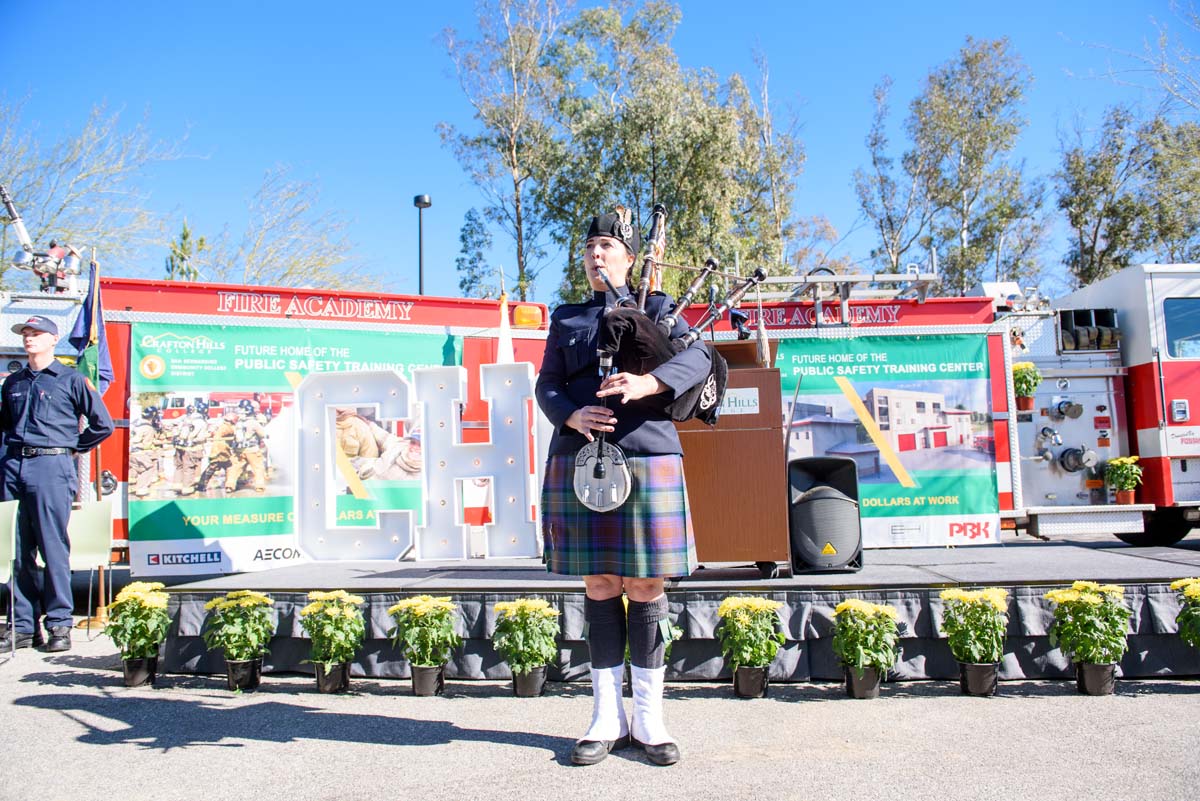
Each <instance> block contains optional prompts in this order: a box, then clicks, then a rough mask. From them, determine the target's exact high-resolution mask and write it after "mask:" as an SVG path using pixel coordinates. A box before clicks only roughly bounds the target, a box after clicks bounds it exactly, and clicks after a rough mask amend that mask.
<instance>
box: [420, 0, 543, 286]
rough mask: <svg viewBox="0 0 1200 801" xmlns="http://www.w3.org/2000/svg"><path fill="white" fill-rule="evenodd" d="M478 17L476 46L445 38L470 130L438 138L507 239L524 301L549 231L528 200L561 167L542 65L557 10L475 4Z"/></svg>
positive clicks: (507, 0) (510, 2) (494, 1)
mask: <svg viewBox="0 0 1200 801" xmlns="http://www.w3.org/2000/svg"><path fill="white" fill-rule="evenodd" d="M476 11H477V18H478V27H479V39H478V40H475V41H470V40H465V39H461V38H459V36H458V34H457V33H456V32H455V31H454V30H452V29H447V30H446V31H445V41H446V49H447V52H448V53H449V54H450V57H451V60H452V61H453V62H454V66H455V70H456V72H457V74H458V80H459V85H460V86H461V88H462V90H463V94H464V95H465V96H466V98H467V100H468V102H469V103H470V104H471V107H472V108H473V109H474V112H475V122H476V129H475V130H473V131H470V132H464V131H461V130H459V129H458V128H456V127H455V126H453V125H450V124H449V123H441V124H439V125H438V133H439V135H440V136H441V138H442V142H443V143H444V144H445V145H446V146H447V147H449V148H450V149H451V151H452V152H453V153H454V156H455V158H457V159H458V162H459V163H460V164H461V165H462V167H463V169H464V170H466V172H467V174H468V175H469V176H470V177H471V180H472V181H473V182H474V183H475V185H476V186H478V187H479V189H480V191H481V192H482V193H483V195H484V197H485V198H486V199H487V201H488V205H487V206H486V207H485V209H484V214H485V215H486V217H487V219H488V220H489V221H490V222H492V223H494V224H496V225H499V226H500V228H501V229H502V230H503V231H504V232H505V233H506V234H507V235H508V236H510V237H511V238H512V240H513V244H514V246H515V248H516V270H517V281H516V294H517V297H518V298H520V299H521V300H526V299H527V298H528V295H529V293H530V291H531V289H532V286H533V282H534V280H535V279H536V278H537V274H538V272H540V270H541V268H542V266H543V264H542V260H543V259H544V257H545V248H544V245H543V241H544V240H543V237H544V234H545V229H546V226H547V224H548V220H547V219H546V218H545V217H544V215H542V214H541V213H540V211H539V207H538V205H537V204H536V203H535V202H534V201H533V198H532V194H533V192H534V191H535V188H536V187H537V186H538V184H539V182H541V181H543V180H544V179H545V176H546V175H547V174H548V173H549V172H550V171H551V170H552V169H553V168H554V167H555V166H557V165H558V164H559V163H560V162H559V160H558V158H557V154H558V149H559V146H558V143H557V142H556V139H555V136H554V130H553V127H552V125H551V121H550V119H549V114H548V102H549V101H548V100H547V95H546V88H547V86H548V81H547V75H546V68H545V63H544V62H545V59H546V55H547V53H548V50H549V48H550V47H551V45H552V43H553V42H554V40H555V37H556V35H557V31H558V27H559V24H560V19H561V15H562V13H563V7H562V5H561V4H560V3H558V2H556V0H481V2H479V3H478V4H477V6H476Z"/></svg>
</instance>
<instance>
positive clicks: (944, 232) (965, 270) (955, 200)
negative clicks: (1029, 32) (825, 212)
mask: <svg viewBox="0 0 1200 801" xmlns="http://www.w3.org/2000/svg"><path fill="white" fill-rule="evenodd" d="M1031 82H1032V76H1031V75H1030V73H1029V70H1028V68H1027V67H1026V66H1025V64H1024V63H1023V62H1022V61H1021V59H1020V57H1019V56H1017V54H1016V53H1014V52H1013V51H1012V48H1011V45H1010V43H1009V41H1008V40H1007V39H995V40H976V39H974V38H972V37H967V41H966V44H965V45H964V46H963V47H962V49H961V50H960V51H959V53H958V55H957V56H956V57H955V58H953V59H951V60H950V61H948V62H946V63H945V64H942V65H941V66H939V67H937V68H935V69H934V70H933V71H932V72H931V73H930V74H929V76H928V77H927V78H926V81H925V86H924V88H923V90H922V92H921V93H920V95H918V96H917V98H916V99H915V100H914V101H913V102H912V106H911V115H910V117H909V120H908V134H909V138H910V140H911V141H912V142H913V144H914V145H915V147H916V148H917V152H918V154H919V155H918V156H917V157H918V158H919V159H920V160H921V163H922V164H923V167H922V172H923V177H922V182H923V184H924V186H925V191H927V192H928V202H929V204H930V206H931V207H932V208H933V209H934V210H935V211H934V220H933V226H934V228H933V230H934V242H935V244H936V245H938V248H939V255H940V259H939V261H940V264H941V273H942V284H941V291H942V292H943V293H946V294H951V295H959V294H962V293H963V292H964V291H965V290H967V289H969V288H970V287H972V286H974V285H975V284H977V283H978V282H979V281H981V280H982V279H983V278H984V276H985V268H986V266H987V265H988V264H989V262H993V261H994V260H995V259H996V258H997V257H996V251H997V250H999V249H1000V248H1001V247H1002V246H1003V243H1002V242H1001V239H1000V235H1001V234H1002V233H1004V232H1006V231H1008V232H1012V234H1013V235H1015V234H1016V232H1017V230H1018V229H1019V230H1020V232H1021V236H1022V239H1025V240H1028V242H1025V243H1023V245H1022V247H1021V249H1020V250H1021V252H1028V251H1032V250H1036V242H1037V239H1038V238H1039V236H1040V229H1041V225H1037V224H1031V223H1030V222H1026V223H1025V224H1023V225H1018V221H1020V220H1026V221H1033V218H1034V217H1035V216H1036V215H1038V214H1039V213H1040V209H1041V190H1040V187H1037V186H1033V187H1030V186H1027V185H1026V182H1025V180H1024V175H1023V167H1022V165H1020V164H1017V163H1014V162H1013V161H1012V160H1011V152H1012V150H1013V148H1014V146H1015V145H1016V142H1017V138H1018V136H1019V135H1020V132H1021V130H1022V129H1023V128H1024V127H1025V124H1026V120H1025V118H1024V116H1023V115H1022V113H1021V105H1022V103H1023V101H1024V97H1025V92H1026V90H1027V89H1028V87H1029V86H1030V84H1031ZM1010 243H1011V240H1010Z"/></svg>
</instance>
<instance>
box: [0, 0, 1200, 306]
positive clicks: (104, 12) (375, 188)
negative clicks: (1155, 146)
mask: <svg viewBox="0 0 1200 801" xmlns="http://www.w3.org/2000/svg"><path fill="white" fill-rule="evenodd" d="M681 7H682V9H683V21H682V23H681V25H680V26H679V29H678V32H677V34H676V37H675V39H674V42H673V44H674V47H675V50H676V52H677V53H678V54H679V57H680V60H681V62H682V63H683V64H684V65H685V66H688V67H702V66H708V67H711V68H712V69H714V70H716V72H717V73H718V74H719V75H721V76H728V75H729V74H730V73H732V72H739V73H741V74H742V75H744V76H746V77H747V78H749V79H751V80H753V78H754V76H755V68H754V65H753V56H752V54H753V51H754V49H755V48H757V49H758V50H760V51H762V52H763V53H764V54H765V55H766V57H767V59H768V61H769V64H770V70H771V96H772V101H773V104H774V105H775V106H776V112H777V113H784V112H785V111H786V110H788V109H790V110H791V111H792V112H794V113H795V114H796V115H797V117H798V119H799V121H800V124H801V126H802V127H801V138H802V139H803V141H804V145H805V148H806V150H807V154H808V161H807V166H806V170H805V174H804V176H803V178H802V179H801V182H800V186H799V188H798V190H797V193H796V211H797V213H798V214H801V215H805V216H808V215H815V214H824V215H826V216H827V217H829V218H830V220H831V221H832V222H833V224H834V225H835V226H836V227H837V228H838V230H839V231H840V232H842V233H845V232H846V231H848V230H849V229H850V228H851V227H852V226H853V225H854V223H855V220H856V218H857V217H858V210H857V204H856V200H855V197H854V192H853V189H852V186H851V180H852V172H853V170H854V168H855V167H857V166H859V165H862V164H863V163H864V162H865V160H866V152H865V148H864V145H863V139H864V137H865V135H866V132H867V128H868V126H869V125H870V120H871V114H872V110H873V109H872V101H871V90H872V87H873V86H874V85H875V84H876V83H877V82H878V81H879V79H880V78H881V76H883V75H884V74H889V75H891V76H892V78H893V79H894V81H895V85H894V87H893V93H892V99H893V110H894V113H895V114H896V117H897V119H899V118H900V117H901V116H902V114H903V113H904V111H905V109H906V107H907V104H908V101H909V100H910V99H911V98H912V97H913V95H914V94H915V93H916V92H917V91H919V87H920V83H921V80H922V78H923V77H924V76H925V75H926V74H927V73H928V71H929V70H930V69H931V68H932V67H933V66H935V65H937V64H940V63H942V62H944V61H945V60H947V59H949V58H951V57H952V56H953V55H954V53H955V52H956V51H957V50H958V48H959V47H961V46H962V44H963V41H964V38H965V37H966V36H967V35H972V36H975V37H977V38H991V37H999V36H1008V37H1009V38H1010V39H1011V40H1012V42H1013V45H1014V48H1015V50H1016V51H1017V52H1018V53H1019V54H1020V55H1021V56H1022V57H1023V58H1024V59H1025V61H1026V63H1027V64H1028V65H1029V67H1030V68H1031V70H1032V72H1033V74H1034V76H1035V83H1034V86H1033V88H1032V90H1031V92H1030V94H1029V100H1028V105H1027V107H1026V112H1027V115H1028V117H1029V120H1030V123H1029V126H1028V128H1027V129H1026V131H1025V133H1024V135H1023V136H1022V139H1021V143H1020V146H1019V150H1018V156H1019V157H1021V158H1024V159H1025V160H1026V162H1027V166H1028V169H1029V171H1030V172H1031V173H1035V174H1049V173H1050V172H1052V171H1053V170H1054V169H1055V167H1056V166H1057V162H1058V155H1057V151H1058V147H1059V136H1060V133H1062V132H1065V131H1067V130H1069V129H1070V127H1071V125H1072V123H1073V121H1074V120H1075V119H1076V117H1079V118H1081V119H1083V120H1084V121H1085V122H1086V123H1089V124H1095V123H1096V122H1097V121H1098V120H1099V119H1100V116H1101V114H1102V112H1103V110H1104V108H1105V107H1106V106H1107V105H1109V104H1111V103H1113V102H1117V101H1135V102H1138V101H1140V102H1143V103H1144V104H1145V105H1149V106H1152V105H1153V104H1154V98H1153V97H1151V96H1149V95H1146V94H1145V93H1143V92H1141V91H1140V90H1138V89H1136V88H1132V87H1128V86H1122V85H1119V84H1117V83H1114V82H1113V81H1111V80H1109V79H1106V78H1103V77H1094V76H1097V75H1100V74H1103V73H1106V72H1107V71H1108V70H1109V68H1110V67H1112V68H1115V69H1118V70H1125V69H1129V68H1131V67H1133V66H1135V64H1134V62H1132V61H1130V60H1129V59H1126V58H1124V57H1122V56H1121V55H1120V53H1119V52H1117V51H1122V50H1125V51H1136V52H1140V51H1142V49H1143V47H1144V43H1145V42H1146V41H1148V40H1150V39H1152V38H1153V37H1154V35H1155V29H1154V27H1153V23H1152V19H1159V20H1163V21H1167V22H1174V23H1175V26H1176V27H1179V26H1178V22H1177V20H1173V18H1172V16H1171V12H1170V8H1169V6H1168V4H1167V2H1166V1H1165V0H1161V1H1160V0H1126V1H1125V2H1114V1H1113V0H1092V1H1091V2H1081V0H1064V1H1063V2H1049V3H1047V2H1028V0H1015V1H1014V2H1008V3H995V4H982V3H979V4H975V3H971V4H968V3H961V2H952V1H951V0H928V2H924V3H921V4H920V5H919V6H918V5H917V4H911V3H896V2H889V3H883V2H874V0H867V1H866V2H860V3H817V2H807V1H805V2H791V3H783V2H759V3H741V4H730V3H726V2H711V1H710V0H704V2H696V1H695V0H683V2H681ZM906 8H907V10H906ZM446 27H454V28H457V29H458V30H459V31H460V32H462V33H463V34H464V35H467V36H469V35H470V33H471V31H472V30H473V29H474V10H473V5H472V4H471V3H469V2H461V1H459V0H448V1H447V2H441V3H421V4H417V3H395V2H393V3H386V2H366V1H365V0H362V1H359V0H343V2H341V3H329V2H321V3H316V2H309V0H292V2H277V1H276V0H263V2H239V3H234V2H228V1H227V0H212V2H204V3H200V2H178V3H161V2H146V1H145V0H127V1H126V2H116V3H84V2H79V1H78V0H44V1H43V2H36V1H35V0H0V53H4V54H5V59H4V63H5V66H4V73H3V76H2V77H0V95H2V96H3V97H4V99H6V100H8V101H10V102H11V101H13V100H20V99H22V98H25V99H26V104H25V119H26V121H27V122H31V123H35V124H36V125H37V130H38V131H39V132H40V133H39V135H41V136H44V137H46V138H47V139H54V138H55V137H56V136H57V135H58V134H59V133H60V131H62V130H64V129H65V130H77V129H78V127H79V125H80V124H81V123H82V122H83V120H84V118H85V117H86V115H87V113H88V111H89V109H90V108H91V106H92V105H93V104H96V103H107V105H108V106H109V108H110V109H120V110H122V111H123V119H124V121H125V122H126V123H128V124H130V125H132V124H133V123H135V122H136V121H138V120H139V119H143V118H144V119H145V121H146V123H147V125H148V127H149V128H150V130H151V131H152V132H153V133H154V135H155V136H156V137H158V138H160V139H163V140H175V139H179V138H180V137H182V136H184V135H185V134H187V136H188V139H187V142H186V145H185V150H186V152H187V154H188V157H187V158H184V159H181V160H179V161H175V162H171V163H166V164H160V165H157V166H155V167H153V168H152V169H151V170H150V171H149V173H148V174H147V175H146V176H145V178H144V181H143V185H144V187H145V188H146V190H147V191H148V192H149V193H150V201H149V203H150V206H151V207H152V208H153V209H155V210H157V211H160V212H163V213H167V214H170V215H172V218H173V222H172V225H171V230H172V231H177V230H178V225H179V221H181V220H182V218H183V217H184V216H185V215H186V216H187V218H188V220H189V222H190V224H191V226H192V228H193V230H194V231H195V232H196V233H197V234H202V235H208V236H214V235H216V234H219V233H220V231H221V230H222V228H224V227H225V226H226V225H228V226H229V227H230V230H231V232H232V233H233V234H234V235H237V234H238V233H240V230H241V226H242V225H243V224H244V221H245V217H246V210H245V206H246V203H247V201H248V200H249V198H250V196H251V195H252V194H253V193H254V191H255V190H256V189H257V188H258V186H259V184H260V182H261V180H262V176H263V173H264V172H265V171H266V170H268V169H270V168H272V167H273V166H276V165H280V164H286V165H290V166H291V167H292V169H293V172H294V175H295V177H298V178H303V179H308V180H311V181H313V182H315V183H316V184H317V185H318V186H319V188H320V189H321V199H322V204H323V205H324V206H325V207H328V208H330V209H335V210H337V211H339V212H341V213H342V214H343V215H344V216H345V217H346V218H347V219H348V220H349V221H350V227H349V231H348V233H349V236H350V238H351V240H352V241H353V242H354V243H355V244H356V254H357V256H358V257H359V259H360V261H361V262H362V263H363V265H364V266H365V267H367V268H368V269H369V270H371V271H373V272H374V273H376V274H378V275H379V276H381V279H380V280H381V287H380V288H381V289H383V290H384V291H389V292H402V293H414V294H415V293H416V291H417V211H416V209H415V208H413V205H412V198H413V195H416V194H429V195H430V196H431V197H432V199H433V206H432V208H430V209H427V210H426V211H425V285H426V293H427V294H439V295H456V294H457V276H456V274H455V272H454V259H455V257H456V256H457V255H458V247H459V243H458V231H459V228H460V226H461V225H462V221H463V215H464V213H465V212H466V211H467V210H468V209H469V208H471V207H472V206H480V205H481V203H482V198H481V197H480V195H479V193H478V191H477V190H476V189H475V187H474V186H472V185H471V184H470V183H469V181H468V180H467V178H466V176H465V175H464V173H463V171H462V169H461V168H460V167H459V165H458V164H457V162H456V161H455V160H454V158H453V157H452V156H451V154H450V153H449V152H448V151H447V150H446V149H445V148H444V147H443V146H442V145H441V142H440V140H439V138H438V136H437V133H436V131H435V126H436V125H437V123H439V122H442V121H446V122H451V123H454V124H456V125H460V126H469V125H470V124H471V119H470V110H469V107H468V105H467V103H466V101H465V99H464V98H463V96H462V94H461V92H460V91H459V89H458V85H457V82H456V80H455V79H454V77H453V74H452V68H451V65H450V62H449V59H448V57H447V56H446V53H445V50H444V47H443V46H442V43H441V36H440V31H442V30H443V29H444V28H446ZM1191 44H1192V45H1193V49H1200V42H1192V43H1191ZM1127 77H1129V78H1130V79H1138V80H1141V81H1143V82H1148V79H1147V78H1146V77H1145V76H1138V75H1136V74H1130V75H1128V76H1127ZM896 143H897V146H899V145H900V141H899V138H898V137H897V142H896ZM2 180H3V176H0V181H2ZM17 202H18V204H19V202H20V199H19V198H18V199H17ZM1061 236H1062V232H1061V231H1060V232H1059V239H1060V240H1061ZM872 244H873V239H872V237H871V234H870V232H869V230H867V229H866V228H863V229H861V230H860V231H858V232H857V233H855V234H852V235H851V236H850V237H849V238H848V239H847V241H846V242H845V244H844V247H843V251H842V252H844V253H846V254H847V255H849V256H850V257H851V258H852V259H858V258H862V257H864V256H865V255H866V253H867V251H868V250H869V249H870V248H871V246H872ZM163 255H164V254H163V253H153V254H147V257H146V258H145V259H144V260H142V261H140V262H138V263H134V264H129V265H108V266H107V269H108V271H109V274H127V275H148V276H153V277H159V276H160V274H161V270H162V267H161V265H162V258H163ZM493 258H494V260H495V261H497V262H499V263H500V264H503V265H505V266H506V267H508V268H510V269H511V267H512V258H511V247H509V246H508V244H507V243H505V242H503V241H498V247H497V248H496V251H495V252H494V253H493ZM558 277H559V274H558V270H556V269H555V268H554V267H550V268H548V269H547V271H546V272H545V273H544V274H543V277H542V279H541V280H540V281H539V283H538V286H537V287H536V297H537V299H538V300H542V301H545V302H552V301H553V292H554V289H555V288H556V286H557V283H558Z"/></svg>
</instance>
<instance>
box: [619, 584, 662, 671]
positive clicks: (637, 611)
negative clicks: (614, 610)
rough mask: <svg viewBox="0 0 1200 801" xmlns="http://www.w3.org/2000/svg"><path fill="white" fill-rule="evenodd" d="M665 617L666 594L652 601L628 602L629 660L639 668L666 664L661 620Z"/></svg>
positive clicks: (658, 666)
mask: <svg viewBox="0 0 1200 801" xmlns="http://www.w3.org/2000/svg"><path fill="white" fill-rule="evenodd" d="M666 619H667V596H665V595H661V596H659V597H658V599H657V600H654V601H645V602H643V601H630V602H629V623H628V626H629V661H630V662H632V663H633V664H634V665H636V666H637V667H640V668H660V667H662V666H663V665H664V664H666V659H665V656H666V647H667V643H666V640H665V639H664V638H663V633H662V627H663V624H662V622H663V621H664V620H666Z"/></svg>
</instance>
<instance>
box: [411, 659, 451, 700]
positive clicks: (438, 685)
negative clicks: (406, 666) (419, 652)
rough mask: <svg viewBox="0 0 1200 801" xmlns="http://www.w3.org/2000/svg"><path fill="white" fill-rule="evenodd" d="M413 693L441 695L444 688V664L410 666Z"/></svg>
mask: <svg viewBox="0 0 1200 801" xmlns="http://www.w3.org/2000/svg"><path fill="white" fill-rule="evenodd" d="M412 688H413V695H421V696H430V695H441V694H442V693H443V692H444V691H445V689H446V666H445V665H437V666H436V667H426V666H425V665H413V666H412Z"/></svg>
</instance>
